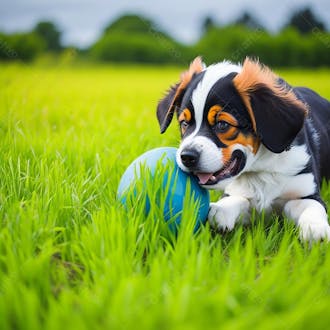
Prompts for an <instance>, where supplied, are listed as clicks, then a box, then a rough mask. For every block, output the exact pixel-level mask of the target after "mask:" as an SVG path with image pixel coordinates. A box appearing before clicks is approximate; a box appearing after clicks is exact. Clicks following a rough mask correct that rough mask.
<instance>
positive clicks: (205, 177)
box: [194, 150, 246, 185]
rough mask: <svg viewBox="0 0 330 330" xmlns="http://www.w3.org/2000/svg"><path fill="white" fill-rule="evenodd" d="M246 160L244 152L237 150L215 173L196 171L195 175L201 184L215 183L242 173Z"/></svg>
mask: <svg viewBox="0 0 330 330" xmlns="http://www.w3.org/2000/svg"><path fill="white" fill-rule="evenodd" d="M245 162H246V158H245V155H244V153H243V152H242V151H240V150H235V151H234V152H233V154H232V156H231V158H230V160H229V161H228V162H227V163H226V164H225V165H224V166H223V167H222V168H221V169H220V170H219V171H216V172H214V173H203V172H194V175H195V176H197V177H198V179H199V184H200V185H214V184H217V183H218V182H219V181H222V180H224V179H228V178H230V177H233V176H235V175H237V174H238V173H240V172H241V171H242V169H243V168H244V166H245Z"/></svg>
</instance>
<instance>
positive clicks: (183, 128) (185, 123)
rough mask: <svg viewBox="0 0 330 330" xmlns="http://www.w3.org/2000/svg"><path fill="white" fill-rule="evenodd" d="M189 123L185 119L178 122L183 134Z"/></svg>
mask: <svg viewBox="0 0 330 330" xmlns="http://www.w3.org/2000/svg"><path fill="white" fill-rule="evenodd" d="M188 126H189V124H188V123H187V122H186V121H185V120H182V121H181V122H180V127H181V133H182V134H184V133H185V132H186V130H187V128H188Z"/></svg>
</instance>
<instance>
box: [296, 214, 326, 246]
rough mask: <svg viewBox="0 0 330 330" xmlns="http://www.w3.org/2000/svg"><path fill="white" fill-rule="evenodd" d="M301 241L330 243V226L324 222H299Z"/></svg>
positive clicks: (306, 220) (303, 220) (307, 220)
mask: <svg viewBox="0 0 330 330" xmlns="http://www.w3.org/2000/svg"><path fill="white" fill-rule="evenodd" d="M299 229H300V239H301V240H303V241H308V242H314V241H321V240H325V241H330V226H329V224H328V223H325V222H324V221H317V220H314V219H313V220H311V219H308V218H305V219H304V218H303V219H301V220H300V221H299Z"/></svg>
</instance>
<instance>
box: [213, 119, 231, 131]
mask: <svg viewBox="0 0 330 330" xmlns="http://www.w3.org/2000/svg"><path fill="white" fill-rule="evenodd" d="M229 127H230V124H228V123H227V122H226V121H224V120H220V121H219V122H217V123H216V125H215V129H216V130H217V132H219V133H225V132H226V131H228V129H229Z"/></svg>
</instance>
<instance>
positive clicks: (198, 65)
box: [157, 57, 204, 133]
mask: <svg viewBox="0 0 330 330" xmlns="http://www.w3.org/2000/svg"><path fill="white" fill-rule="evenodd" d="M203 70H204V63H203V62H202V59H201V57H196V58H195V59H194V60H193V62H192V63H191V64H190V67H189V70H188V71H185V72H183V73H182V74H181V81H180V82H179V83H178V84H176V85H174V86H173V87H171V88H170V90H169V91H168V93H167V95H166V96H165V97H164V98H163V99H162V100H160V101H159V103H158V106H157V118H158V122H159V126H160V132H161V133H164V132H165V131H166V129H167V127H168V126H169V125H170V123H171V121H172V118H173V115H174V111H176V109H177V108H178V107H180V104H181V102H182V98H183V95H184V93H185V91H186V89H187V86H188V84H189V83H190V81H191V79H192V78H193V76H194V75H195V74H197V73H200V72H202V71H203Z"/></svg>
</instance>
